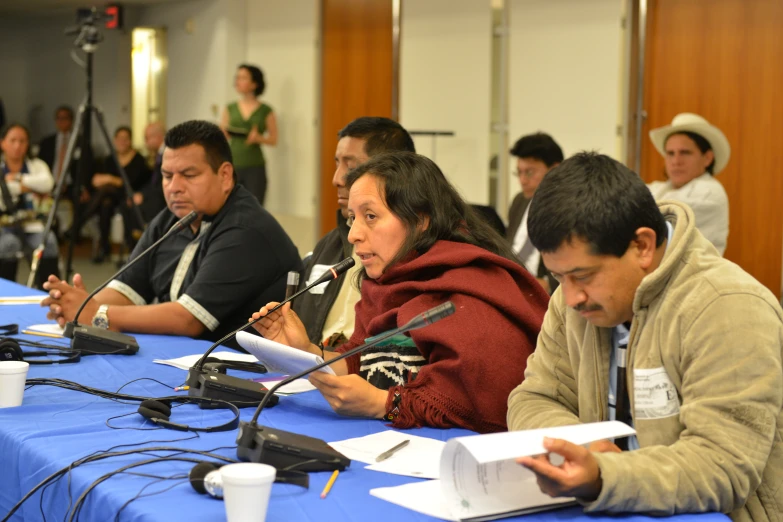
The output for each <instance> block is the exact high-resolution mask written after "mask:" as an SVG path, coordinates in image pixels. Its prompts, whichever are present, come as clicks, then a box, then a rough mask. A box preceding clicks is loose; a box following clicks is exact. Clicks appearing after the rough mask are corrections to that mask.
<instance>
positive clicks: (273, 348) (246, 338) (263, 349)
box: [237, 332, 335, 375]
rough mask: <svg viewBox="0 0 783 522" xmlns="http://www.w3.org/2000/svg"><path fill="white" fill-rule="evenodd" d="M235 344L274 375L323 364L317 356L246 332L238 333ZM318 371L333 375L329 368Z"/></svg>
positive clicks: (292, 373)
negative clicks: (253, 356) (250, 354)
mask: <svg viewBox="0 0 783 522" xmlns="http://www.w3.org/2000/svg"><path fill="white" fill-rule="evenodd" d="M237 342H238V343H239V346H241V347H242V348H244V349H245V350H247V351H248V352H250V353H252V354H253V355H255V357H256V359H258V360H259V361H261V363H262V364H263V365H264V366H266V367H267V369H268V370H269V371H270V372H274V373H284V374H286V375H294V374H297V373H299V372H303V371H304V370H306V369H308V368H311V367H313V366H315V365H316V364H321V363H322V362H324V360H323V359H322V358H321V356H319V355H314V354H312V353H309V352H305V351H302V350H297V349H296V348H291V347H290V346H286V345H284V344H280V343H276V342H275V341H270V340H269V339H264V338H263V337H259V336H258V335H253V334H250V333H247V332H239V333H238V334H237ZM319 371H322V372H324V373H328V374H331V375H334V374H335V373H334V370H332V367H331V366H326V367H324V368H321V369H320V370H319Z"/></svg>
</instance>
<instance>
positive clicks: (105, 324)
mask: <svg viewBox="0 0 783 522" xmlns="http://www.w3.org/2000/svg"><path fill="white" fill-rule="evenodd" d="M108 311H109V305H107V304H103V305H101V306H99V307H98V312H96V314H95V316H94V317H93V318H92V325H93V326H94V327H96V328H103V329H104V330H108V329H109V315H108V313H107V312H108Z"/></svg>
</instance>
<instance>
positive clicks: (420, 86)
mask: <svg viewBox="0 0 783 522" xmlns="http://www.w3.org/2000/svg"><path fill="white" fill-rule="evenodd" d="M401 32H402V36H401V45H400V47H401V49H400V123H401V124H402V125H403V126H404V127H405V128H406V129H408V130H451V131H454V132H455V133H456V136H455V137H453V138H437V143H436V157H435V161H436V162H437V163H438V165H439V166H440V168H441V170H443V172H444V173H445V174H446V176H447V177H448V178H449V180H450V181H451V182H452V184H454V185H455V186H456V187H457V189H458V190H459V191H460V193H461V194H462V196H463V197H465V198H466V199H467V200H468V201H470V202H471V203H487V202H488V201H489V161H490V154H491V153H490V150H489V135H490V104H491V91H490V89H491V76H490V74H491V54H492V11H491V7H490V2H489V1H488V0H417V1H412V2H405V5H404V6H403V9H402V29H401ZM415 142H416V150H417V152H419V153H421V154H424V155H425V156H431V154H432V144H431V143H432V140H431V138H429V137H419V138H416V140H415Z"/></svg>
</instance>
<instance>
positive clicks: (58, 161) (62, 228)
mask: <svg viewBox="0 0 783 522" xmlns="http://www.w3.org/2000/svg"><path fill="white" fill-rule="evenodd" d="M73 123H74V112H73V109H72V108H71V107H70V106H68V105H60V106H59V107H57V109H55V111H54V125H55V128H56V129H57V130H56V132H55V133H54V134H50V135H48V136H46V137H44V138H43V139H42V140H41V142H40V143H39V144H38V157H39V158H40V159H42V160H43V161H44V162H45V163H46V165H48V167H49V170H50V171H51V173H52V176H54V183H55V184H57V181H58V180H59V179H60V176H62V175H65V176H67V178H66V180H65V183H64V184H63V185H62V198H61V199H60V201H59V204H58V207H57V220H58V222H57V224H58V227H59V232H60V234H61V236H62V235H64V234H65V233H66V231H67V230H69V229H70V228H71V225H72V223H73V211H74V210H73V194H72V191H73V188H74V187H73V180H74V179H79V176H78V172H79V158H80V156H81V144H80V143H79V142H78V141H77V142H76V148H75V149H74V151H73V154H72V157H71V162H70V165H68V166H66V165H65V155H66V152H67V150H68V142H69V141H70V139H71V133H72V132H73ZM89 154H90V158H92V151H89ZM66 167H68V168H66ZM87 188H88V187H86V186H81V187H79V197H78V199H79V202H80V203H86V202H87V201H89V200H90V192H89V191H88V190H87Z"/></svg>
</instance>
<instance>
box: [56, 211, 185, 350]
mask: <svg viewBox="0 0 783 522" xmlns="http://www.w3.org/2000/svg"><path fill="white" fill-rule="evenodd" d="M197 217H198V214H197V213H196V211H193V212H191V213H190V214H188V215H187V216H185V217H183V218H182V219H180V220H179V221H177V222H176V223H174V225H172V227H171V228H170V229H169V230H168V231H167V232H166V233H165V234H163V235H162V236H161V237H160V239H158V240H157V241H155V242H154V243H153V244H152V245H150V246H149V247H148V248H147V249H146V250H144V252H142V253H141V254H139V255H137V256H136V257H135V258H133V259H132V260H131V261H129V262H128V263H127V264H126V265H125V266H123V267H122V268H121V269H120V270H118V271H117V273H116V274H114V275H113V276H111V277H110V278H109V279H107V280H106V281H104V282H103V284H101V285H100V286H99V287H98V288H96V289H95V290H93V291H92V292H91V293H90V295H88V296H87V298H86V299H85V300H84V301H83V302H82V304H81V306H80V307H79V309H78V310H77V311H76V315H74V317H73V321H69V322H67V323H65V328H64V331H63V335H64V336H65V337H68V338H70V339H71V349H72V350H74V351H79V352H82V355H87V354H122V355H133V354H135V353H137V352H138V351H139V343H137V342H136V338H135V337H133V336H130V335H125V334H122V333H119V332H112V331H111V330H105V329H103V328H96V327H94V326H86V325H81V324H79V314H81V313H82V310H84V307H85V306H87V303H89V302H90V299H92V298H93V297H95V295H96V294H97V293H98V292H100V291H101V290H103V289H104V288H106V285H108V284H109V283H110V282H111V281H112V280H114V279H116V278H117V277H119V276H120V275H121V274H123V273H124V272H125V271H126V270H128V269H129V268H130V267H132V266H133V265H135V264H136V263H137V262H138V261H139V260H140V259H142V258H143V257H145V256H147V255H148V254H149V253H150V252H152V251H153V250H154V249H155V248H157V246H158V245H159V244H161V243H162V242H163V241H165V240H166V239H167V238H168V237H170V236H172V235H174V234H176V233H178V232H180V231H181V230H183V229H185V228H187V227H188V226H190V224H191V223H193V221H195V219H196V218H197Z"/></svg>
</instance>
